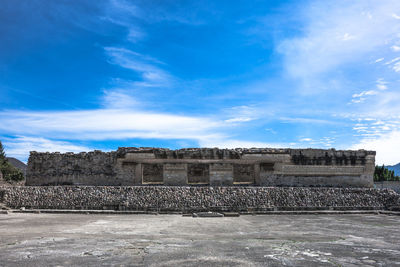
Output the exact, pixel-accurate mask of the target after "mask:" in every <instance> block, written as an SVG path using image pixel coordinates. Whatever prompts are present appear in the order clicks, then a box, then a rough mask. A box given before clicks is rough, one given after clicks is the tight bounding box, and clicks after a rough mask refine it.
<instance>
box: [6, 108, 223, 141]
mask: <svg viewBox="0 0 400 267" xmlns="http://www.w3.org/2000/svg"><path fill="white" fill-rule="evenodd" d="M0 124H1V125H0V130H1V131H2V132H4V133H7V134H13V135H27V134H29V135H34V136H43V137H46V138H50V137H54V138H59V139H75V140H110V139H122V138H160V139H195V140H198V139H201V138H203V137H205V136H213V135H218V134H214V132H215V129H218V128H220V127H223V126H226V124H224V123H223V122H222V121H215V120H212V119H211V118H206V117H190V116H180V115H173V114H164V113H154V112H153V113H152V112H146V111H135V110H121V109H98V110H85V111H53V112H45V111H43V112H19V111H4V112H0Z"/></svg>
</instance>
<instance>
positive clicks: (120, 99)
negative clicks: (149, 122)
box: [102, 89, 142, 110]
mask: <svg viewBox="0 0 400 267" xmlns="http://www.w3.org/2000/svg"><path fill="white" fill-rule="evenodd" d="M102 100H103V101H102V102H103V106H104V107H105V108H107V109H131V110H132V109H138V108H139V107H140V106H141V105H142V104H141V103H140V102H139V101H137V100H136V99H135V98H133V97H132V96H131V95H129V94H128V92H126V90H122V89H113V90H105V91H104V96H103V99H102Z"/></svg>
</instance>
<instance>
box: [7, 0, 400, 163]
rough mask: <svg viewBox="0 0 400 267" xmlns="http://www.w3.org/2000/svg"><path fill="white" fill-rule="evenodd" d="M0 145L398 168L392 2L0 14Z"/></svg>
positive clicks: (56, 4) (33, 1)
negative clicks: (267, 153) (323, 153)
mask: <svg viewBox="0 0 400 267" xmlns="http://www.w3.org/2000/svg"><path fill="white" fill-rule="evenodd" d="M0 38H1V39H0V140H1V141H2V142H3V144H4V146H5V148H6V152H7V154H8V155H9V156H14V157H17V158H19V159H21V160H24V161H26V160H27V157H28V155H29V151H30V150H36V151H61V152H66V151H73V152H79V151H88V150H94V149H101V150H106V151H108V150H115V149H117V148H118V146H155V147H169V148H172V149H175V148H182V147H221V148H225V147H227V148H232V147H291V148H299V147H301V148H308V147H312V148H337V149H359V148H365V149H372V150H376V151H377V163H378V164H382V163H385V164H394V163H398V162H400V104H399V103H400V90H399V85H400V1H398V0H393V1H390V0H387V1H379V0H377V1H367V0H366V1H361V0H360V1H340V0H335V1H329V0H328V1H309V0H300V1H234V2H233V1H124V0H110V1H106V0H102V1H89V0H88V1H78V0H77V1H62V0H59V1H44V0H43V1H37V0H21V1H14V0H2V1H1V2H0Z"/></svg>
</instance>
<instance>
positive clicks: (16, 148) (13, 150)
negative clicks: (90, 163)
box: [2, 136, 91, 162]
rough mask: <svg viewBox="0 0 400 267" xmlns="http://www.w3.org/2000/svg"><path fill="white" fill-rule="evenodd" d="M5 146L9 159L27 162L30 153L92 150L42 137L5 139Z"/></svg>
mask: <svg viewBox="0 0 400 267" xmlns="http://www.w3.org/2000/svg"><path fill="white" fill-rule="evenodd" d="M2 141H3V145H4V147H5V151H6V153H7V156H8V157H15V158H18V159H19V160H22V161H24V162H26V161H27V158H28V152H29V151H38V152H82V151H89V150H91V149H90V148H89V147H86V146H79V145H75V144H72V143H69V142H65V141H57V140H50V139H46V138H41V137H28V136H16V137H15V138H3V140H2Z"/></svg>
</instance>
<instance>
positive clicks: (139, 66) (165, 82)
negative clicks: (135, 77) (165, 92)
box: [104, 47, 173, 87]
mask: <svg viewBox="0 0 400 267" xmlns="http://www.w3.org/2000/svg"><path fill="white" fill-rule="evenodd" d="M104 50H105V51H106V53H107V55H108V56H109V62H110V63H111V64H116V65H119V66H121V67H123V68H126V69H130V70H132V71H135V72H137V73H139V74H140V75H141V78H142V79H141V80H139V81H136V82H135V84H134V85H136V86H141V87H161V86H162V87H167V86H170V85H171V83H172V82H173V77H172V76H171V75H170V74H169V73H167V72H166V71H164V70H163V69H162V68H160V67H159V65H164V63H163V62H160V61H159V60H157V59H155V58H152V57H149V56H146V55H142V54H140V53H136V52H135V51H131V50H129V49H126V48H121V47H105V48H104Z"/></svg>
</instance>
